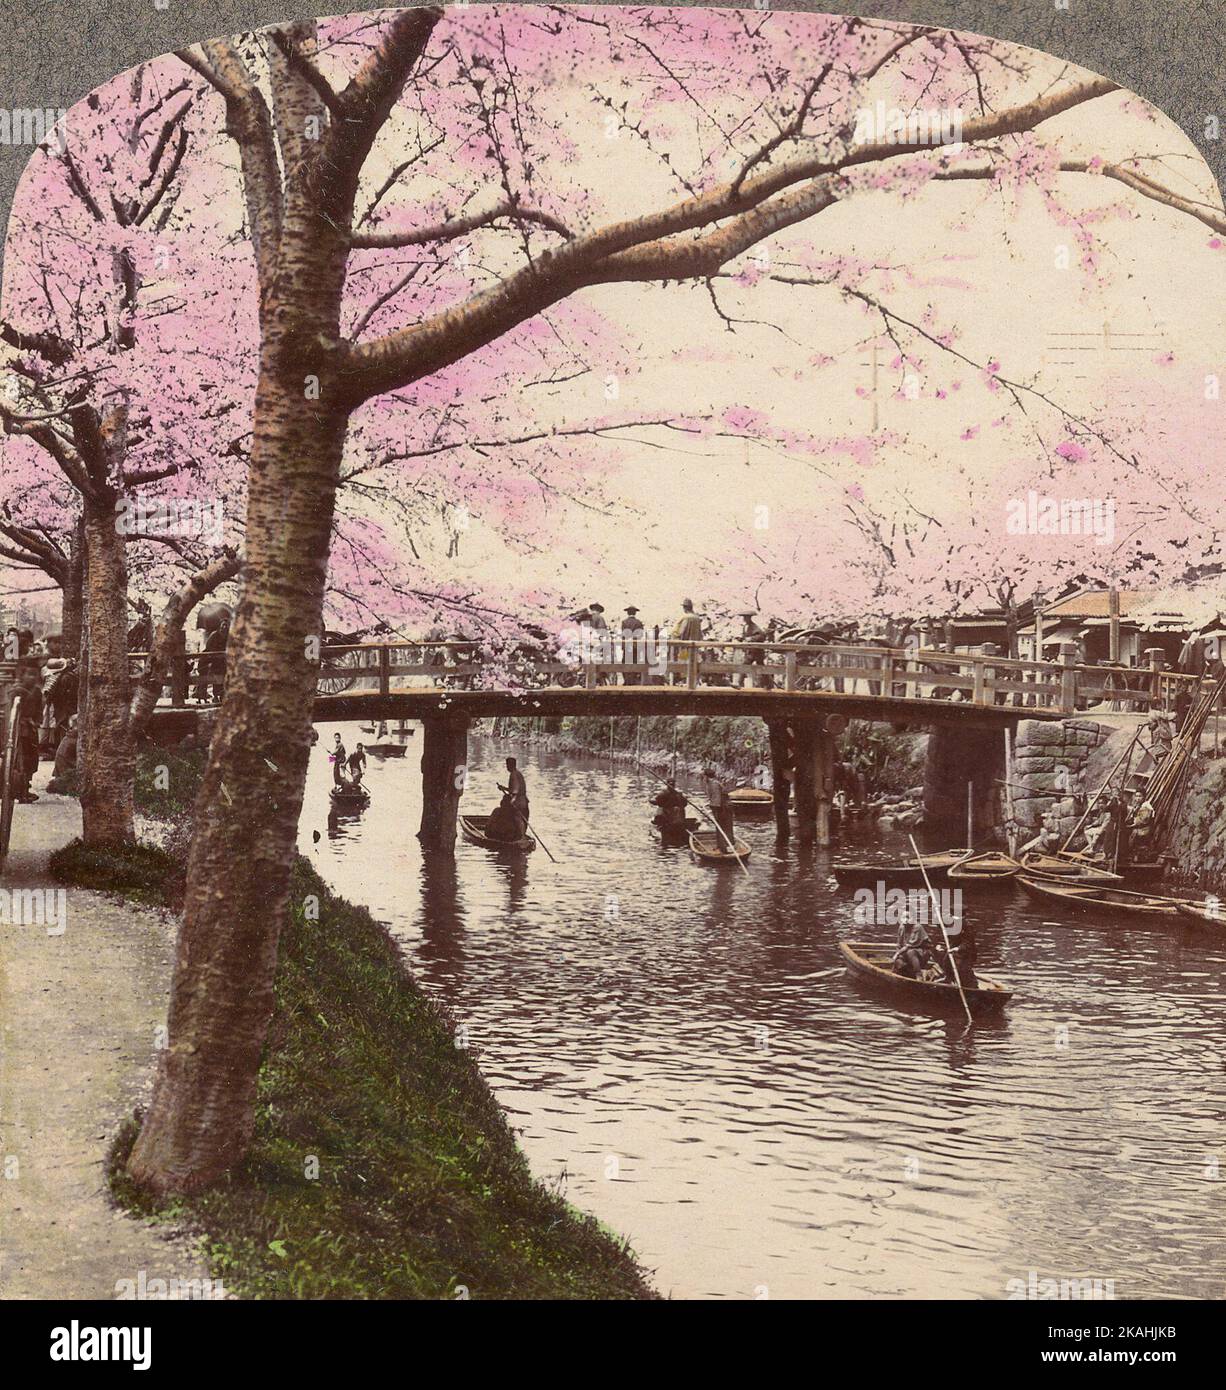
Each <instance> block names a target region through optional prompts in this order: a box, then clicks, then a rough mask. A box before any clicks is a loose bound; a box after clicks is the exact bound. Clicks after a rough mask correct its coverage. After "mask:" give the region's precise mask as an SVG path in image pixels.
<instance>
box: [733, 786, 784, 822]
mask: <svg viewBox="0 0 1226 1390" xmlns="http://www.w3.org/2000/svg"><path fill="white" fill-rule="evenodd" d="M728 800H729V801H730V802H731V803H732V809H733V812H734V813H735V814H736V815H737V816H739V817H740V818H741V819H752V818H753V817H755V816H769V815H770V814H771V812H772V811H773V810H774V809H775V794H774V792H768V791H765V790H763V789H762V788H761V787H734V788H733V789H732V791H730V792H729V793H728Z"/></svg>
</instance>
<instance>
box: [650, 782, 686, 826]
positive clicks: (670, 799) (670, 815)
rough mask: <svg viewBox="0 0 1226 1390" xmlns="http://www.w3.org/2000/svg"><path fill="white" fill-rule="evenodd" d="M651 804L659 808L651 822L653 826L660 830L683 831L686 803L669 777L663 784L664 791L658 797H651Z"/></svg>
mask: <svg viewBox="0 0 1226 1390" xmlns="http://www.w3.org/2000/svg"><path fill="white" fill-rule="evenodd" d="M651 804H652V805H653V806H658V807H659V808H660V811H659V814H658V815H657V816H656V817H655V819H654V820H653V821H652V824H653V825H657V826H659V827H660V829H661V830H684V829H685V808H686V806H687V805H688V802H687V801H686V799H685V797H684V796H682V794H681V793H680V792H679V791H678V790H677V784H676V782H675V781H674V780H673V779H672V778H671V777H670V778H669V779H668V781H667V782H666V783H665V784H664V790H663V791H662V792H660V794H659V795H658V796H653V797H652V799H651Z"/></svg>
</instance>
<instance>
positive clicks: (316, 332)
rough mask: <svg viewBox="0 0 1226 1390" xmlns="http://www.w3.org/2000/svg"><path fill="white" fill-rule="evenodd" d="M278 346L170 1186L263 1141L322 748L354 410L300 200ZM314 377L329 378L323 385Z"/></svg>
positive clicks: (168, 1114)
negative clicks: (268, 1056) (332, 597)
mask: <svg viewBox="0 0 1226 1390" xmlns="http://www.w3.org/2000/svg"><path fill="white" fill-rule="evenodd" d="M280 259H281V266H282V270H283V275H282V276H281V277H279V285H280V289H279V290H278V292H277V295H276V297H275V299H274V300H273V301H272V302H271V303H270V312H269V314H268V319H267V326H266V329H265V342H264V348H263V352H262V354H261V369H260V380H259V386H258V391H257V398H256V411H255V428H254V435H253V440H252V454H251V474H250V484H249V488H248V503H247V524H246V546H247V549H246V563H245V571H246V583H245V586H244V590H243V597H242V600H241V602H240V604H239V607H238V611H237V613H236V615H235V621H234V626H233V629H232V630H231V634H230V643H229V648H228V670H229V675H228V681H227V685H226V692H225V697H224V699H223V701H222V705H221V710H220V712H219V715H218V720H217V725H216V729H215V731H214V735H213V742H212V746H211V748H210V751H209V762H208V766H207V768H206V770H205V774H204V779H203V783H202V785H201V789H200V795H199V798H198V800H197V803H196V808H195V834H194V836H193V839H192V848H191V854H190V857H189V860H188V872H187V889H186V896H185V901H184V912H183V925H182V927H181V929H180V933H179V941H178V949H177V956H176V962H175V975H174V983H173V986H172V992H171V1001H170V1046H169V1048H168V1049H167V1050H166V1051H165V1052H163V1054H162V1060H161V1069H160V1071H159V1074H158V1078H157V1083H156V1086H155V1090H154V1096H153V1101H152V1104H151V1106H150V1110H149V1114H148V1117H147V1118H146V1120H145V1124H144V1126H143V1128H142V1130H141V1134H140V1137H139V1138H138V1140H137V1143H136V1145H135V1147H134V1149H133V1151H132V1155H131V1158H130V1159H129V1172H130V1173H131V1174H132V1176H133V1178H134V1179H135V1180H136V1181H137V1182H140V1183H142V1184H145V1185H147V1186H148V1187H150V1188H151V1189H153V1190H154V1191H159V1192H168V1191H179V1192H188V1191H194V1190H197V1189H199V1188H202V1187H206V1186H208V1185H209V1184H210V1183H212V1182H214V1181H216V1180H217V1178H219V1177H220V1176H221V1174H222V1173H224V1172H225V1171H226V1169H228V1168H229V1167H231V1166H232V1165H233V1164H234V1163H235V1162H237V1161H238V1160H239V1159H240V1158H241V1157H242V1156H243V1154H244V1153H245V1152H246V1149H247V1146H248V1144H249V1142H250V1138H251V1130H252V1125H253V1122H254V1101H255V1084H256V1075H257V1072H258V1070H259V1062H260V1055H261V1052H262V1050H263V1045H264V1036H265V1033H266V1031H267V1028H268V1022H269V1019H270V1018H271V1016H272V1006H273V975H274V971H275V968H276V960H277V940H278V936H279V933H280V928H281V924H282V922H283V920H284V917H285V913H286V910H287V906H288V900H289V875H290V867H291V864H292V862H293V858H294V852H295V840H296V834H297V826H298V816H299V812H300V810H301V807H302V792H303V784H304V782H305V778H306V767H307V759H308V754H309V749H310V730H311V709H312V704H313V701H314V695H315V685H316V679H317V668H318V653H317V651H316V650H315V649H314V647H313V643H314V642H315V641H316V640H317V639H318V636H319V633H320V630H321V625H322V613H323V597H324V582H325V575H326V568H327V559H328V544H329V536H330V531H331V525H332V513H333V501H334V497H335V491H336V485H337V480H338V477H339V473H340V461H341V453H342V449H343V446H344V438H345V429H346V424H347V414H346V412H345V411H344V410H343V409H340V408H338V407H337V406H335V405H332V404H329V402H333V401H335V400H336V399H337V398H338V395H339V392H338V391H337V389H336V382H335V379H334V377H333V375H332V363H331V362H330V360H329V359H328V355H327V352H326V350H325V349H322V348H321V344H324V343H327V342H334V341H335V340H336V335H337V325H338V317H339V311H340V310H339V306H340V290H341V284H342V281H343V273H344V259H345V258H344V254H343V251H341V250H339V249H338V246H337V242H336V238H335V236H334V234H333V233H332V231H331V229H330V228H329V227H328V226H327V224H326V223H323V222H322V220H319V219H317V218H316V217H315V216H314V215H313V214H309V213H307V212H306V211H302V210H300V211H298V213H297V215H296V216H295V215H293V214H292V213H291V215H289V216H287V218H286V223H285V226H284V229H283V231H282V239H281V245H280ZM308 379H317V380H318V382H319V399H318V400H315V399H309V398H308V389H309V391H310V393H311V394H313V393H314V387H313V385H312V386H310V387H309V388H308V385H307V382H308Z"/></svg>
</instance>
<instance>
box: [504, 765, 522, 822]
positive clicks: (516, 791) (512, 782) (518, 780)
mask: <svg viewBox="0 0 1226 1390" xmlns="http://www.w3.org/2000/svg"><path fill="white" fill-rule="evenodd" d="M498 790H499V791H503V792H506V794H507V795H508V796H509V797H510V798H511V806H512V808H513V809H514V811H515V813H516V815H518V816H519V818H520V819H521V820H522V821H523V823H524V825H527V824H528V784H527V782H525V781H524V774H523V773H522V772H520V770H519V765H518V764H517V763H516V761H515V759H514V758H508V759H507V784H506V786H505V787H504V786H502V785H501V783H500V784H499V786H498Z"/></svg>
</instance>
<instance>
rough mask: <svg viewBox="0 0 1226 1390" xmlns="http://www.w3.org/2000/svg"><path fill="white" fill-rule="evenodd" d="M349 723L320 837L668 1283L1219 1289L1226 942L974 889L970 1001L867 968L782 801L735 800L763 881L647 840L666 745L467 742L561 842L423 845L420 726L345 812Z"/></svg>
mask: <svg viewBox="0 0 1226 1390" xmlns="http://www.w3.org/2000/svg"><path fill="white" fill-rule="evenodd" d="M339 727H342V728H343V731H344V734H345V740H346V743H347V745H348V746H349V747H350V748H352V747H353V744H354V742H355V741H356V739H358V738H361V737H362V735H361V734H360V732H359V731H358V729H357V726H356V725H350V726H339ZM332 732H333V730H332V728H331V727H329V728H327V729H321V738H320V742H319V745H318V747H317V749H316V751H315V754H314V757H313V761H312V765H311V771H310V776H309V779H308V786H307V799H306V803H305V806H304V810H303V817H302V823H301V828H300V833H301V841H302V849H303V852H304V853H306V854H308V855H309V856H310V857H311V858H312V860H313V862H314V863H315V864H316V865H317V867H318V868H319V870H320V872H321V873H322V874H323V876H324V877H325V879H326V880H327V881H328V882H330V883H331V884H332V885H333V886H334V887H335V888H336V889H337V890H338V891H339V892H341V893H343V894H344V895H345V896H347V897H349V898H350V899H352V900H353V901H355V902H360V903H363V904H365V905H366V906H367V907H369V909H370V910H371V912H372V913H373V914H374V915H375V916H376V917H378V918H379V919H380V920H381V921H384V922H386V923H387V924H388V925H389V927H390V928H391V930H392V931H393V933H394V934H395V936H396V938H397V939H398V940H399V941H400V942H401V943H402V945H403V948H404V950H405V953H406V955H407V957H408V959H409V961H410V963H411V966H412V968H413V970H414V972H415V973H416V975H417V976H418V978H419V979H420V980H421V981H422V982H423V984H424V985H425V987H426V988H427V989H429V990H430V991H431V992H432V993H434V994H435V995H436V996H437V997H439V998H440V999H442V1000H445V1001H446V1003H447V1004H448V1005H449V1006H450V1008H451V1009H452V1010H453V1011H454V1013H455V1015H456V1017H457V1019H458V1020H459V1021H460V1022H461V1023H462V1024H463V1025H464V1027H465V1029H466V1031H467V1036H468V1041H469V1045H470V1046H471V1047H473V1048H474V1049H475V1050H476V1052H477V1055H478V1056H479V1060H480V1065H481V1067H482V1070H483V1072H484V1074H485V1075H486V1077H487V1078H488V1080H489V1081H490V1084H491V1085H492V1086H493V1088H494V1090H495V1092H496V1093H497V1095H498V1098H499V1100H500V1101H501V1102H502V1104H503V1105H504V1107H505V1108H506V1109H507V1110H508V1112H509V1113H510V1116H511V1120H512V1123H513V1124H514V1125H515V1127H516V1129H517V1130H519V1131H520V1134H521V1142H522V1144H523V1147H524V1149H525V1151H526V1153H527V1155H528V1158H529V1161H530V1162H531V1165H532V1167H533V1170H534V1172H536V1173H537V1175H538V1176H540V1177H541V1178H543V1179H546V1180H554V1179H561V1181H562V1182H563V1184H564V1190H565V1192H566V1194H567V1196H568V1197H569V1199H570V1200H571V1201H572V1202H574V1203H575V1204H576V1205H577V1206H579V1207H581V1208H583V1209H585V1210H587V1211H591V1212H593V1213H595V1214H596V1215H597V1216H598V1217H599V1218H600V1219H601V1220H602V1221H603V1222H605V1223H606V1224H607V1225H608V1226H610V1227H612V1228H613V1229H614V1230H617V1231H619V1232H622V1233H624V1234H625V1235H626V1236H627V1237H629V1239H630V1240H631V1242H632V1244H633V1247H634V1249H635V1250H636V1251H637V1253H638V1255H639V1256H640V1258H641V1259H642V1261H643V1262H644V1264H645V1265H646V1266H647V1267H648V1268H649V1269H650V1270H652V1271H654V1280H655V1283H656V1286H657V1287H658V1288H659V1289H660V1290H661V1292H663V1293H665V1294H669V1295H672V1296H675V1297H680V1298H755V1297H757V1298H761V1297H772V1298H815V1297H816V1298H844V1297H845V1298H864V1297H875V1298H886V1297H951V1298H965V1297H976V1298H1007V1297H1009V1296H1011V1295H1014V1296H1016V1295H1017V1294H1018V1292H1019V1291H1022V1290H1024V1289H1025V1288H1026V1287H1027V1286H1032V1287H1033V1286H1034V1285H1035V1281H1037V1280H1042V1279H1055V1280H1062V1279H1074V1278H1092V1279H1099V1280H1103V1281H1107V1280H1110V1281H1112V1285H1110V1286H1108V1285H1106V1284H1105V1283H1104V1285H1103V1286H1102V1287H1103V1289H1104V1290H1108V1291H1113V1292H1114V1296H1115V1297H1117V1298H1152V1297H1160V1296H1172V1295H1175V1296H1180V1295H1182V1296H1191V1297H1198V1298H1220V1297H1222V1296H1223V1295H1224V1294H1226V1270H1224V1269H1223V1265H1222V1259H1221V1255H1222V1239H1221V1237H1222V1228H1223V1220H1224V1215H1226V1211H1224V1209H1226V1124H1224V1120H1226V1087H1224V1086H1223V1058H1224V1057H1226V1012H1224V1011H1223V1007H1222V1004H1223V1000H1222V989H1221V982H1222V979H1223V970H1224V968H1226V940H1223V941H1218V940H1217V939H1215V938H1214V937H1212V936H1209V935H1207V934H1205V933H1202V932H1201V931H1199V930H1197V929H1195V928H1192V927H1189V928H1184V927H1182V926H1179V925H1168V926H1164V927H1161V928H1157V927H1152V926H1145V927H1134V926H1131V925H1130V926H1128V927H1126V928H1123V927H1112V926H1098V925H1093V924H1092V923H1090V922H1087V921H1084V920H1083V921H1077V920H1074V919H1069V920H1056V918H1055V916H1054V914H1053V913H1052V912H1051V911H1050V910H1046V911H1045V910H1043V909H1041V908H1040V907H1038V906H1037V905H1035V904H1032V903H1031V902H1030V900H1029V899H1026V898H1023V896H1022V895H1021V894H1020V893H1018V892H1016V890H1014V891H1012V892H1011V893H1009V894H1007V895H1000V894H998V895H996V897H995V899H994V900H991V899H985V900H981V902H980V903H979V904H978V905H976V904H974V903H972V902H970V901H969V899H968V902H967V905H966V915H967V917H968V919H970V920H971V921H973V922H974V923H975V925H976V927H977V930H978V937H979V956H980V969H981V970H982V971H983V972H984V973H985V974H989V975H992V976H995V977H998V978H999V979H1001V980H1002V981H1004V982H1005V983H1007V984H1008V985H1009V986H1010V987H1011V988H1013V989H1014V990H1015V991H1016V997H1015V999H1014V1002H1013V1004H1012V1005H1011V1006H1010V1008H1009V1009H1008V1010H1007V1012H1006V1014H1005V1015H1004V1017H1003V1019H1002V1020H1000V1021H996V1022H979V1023H976V1024H975V1025H974V1027H972V1028H969V1029H968V1027H967V1026H966V1023H965V1020H964V1019H961V1018H957V1017H953V1018H932V1017H927V1016H924V1015H922V1014H916V1013H909V1012H906V1011H904V1010H902V1009H900V1008H898V1007H896V1006H894V1005H892V1004H891V1003H890V1002H888V1001H887V1000H885V999H883V998H881V997H879V996H876V995H874V994H872V993H870V992H866V990H865V988H864V987H862V986H858V985H856V984H854V983H853V982H851V981H850V980H849V979H848V978H847V976H846V975H845V973H844V971H843V969H842V966H841V958H840V957H839V955H838V953H837V948H836V943H837V942H838V941H839V940H840V938H843V939H856V938H857V937H859V938H861V939H862V938H863V937H864V936H865V935H866V931H865V928H864V927H862V926H857V924H856V923H855V922H854V920H853V916H852V912H853V904H852V900H851V896H850V894H848V893H846V892H842V891H840V890H838V888H837V886H836V885H835V883H834V881H833V879H832V878H830V877H829V876H828V873H827V869H828V864H829V858H830V856H829V854H828V853H826V852H822V851H818V852H816V853H813V852H810V853H809V854H808V855H807V856H806V855H805V854H803V853H801V852H799V851H797V850H796V849H793V850H792V851H791V852H790V853H788V852H783V853H779V852H777V851H776V849H775V845H774V833H773V827H772V826H771V825H770V824H764V825H759V826H755V825H753V824H748V825H745V826H743V827H742V830H743V833H744V834H745V836H746V838H748V839H749V840H750V841H751V842H752V845H753V857H752V859H751V861H750V863H749V865H748V869H749V875H748V877H746V876H745V875H744V874H743V873H741V872H740V871H739V870H738V869H736V868H735V867H732V866H726V867H720V868H700V867H698V866H696V865H695V864H693V863H692V862H691V860H690V858H689V855H688V854H687V853H686V852H685V851H684V850H673V849H668V850H665V849H662V848H660V847H659V846H658V845H656V844H655V843H654V842H653V841H652V840H651V839H650V838H649V834H648V823H649V820H650V816H651V814H652V808H650V807H649V806H648V804H647V802H648V800H649V798H650V797H651V796H653V795H654V794H655V791H656V790H657V787H658V784H657V783H656V782H654V781H653V780H652V778H651V777H650V776H649V775H647V774H646V773H643V772H639V771H637V770H635V769H634V768H633V767H628V766H625V765H622V764H612V765H611V764H610V763H609V762H608V761H601V760H599V759H582V758H575V757H571V756H566V755H561V754H552V753H545V752H536V751H532V750H529V749H525V748H522V747H518V746H514V745H511V744H507V743H495V742H493V741H491V740H483V739H474V740H473V741H472V744H471V751H470V764H469V777H468V790H467V792H466V793H465V796H464V801H463V809H466V810H468V811H470V812H472V813H483V812H488V811H489V810H491V809H492V808H493V806H494V805H495V803H496V801H497V792H496V790H495V786H494V784H495V780H496V779H497V778H499V777H504V774H503V767H502V760H503V758H504V757H505V756H506V755H507V754H508V753H510V754H514V755H515V756H517V757H518V758H519V759H520V765H521V767H522V768H523V769H524V771H525V773H526V776H527V779H528V786H529V791H530V794H531V798H532V824H533V826H534V827H535V828H537V829H539V831H540V834H541V836H542V837H543V838H544V840H545V842H546V844H548V846H549V848H550V849H551V850H553V852H554V854H555V855H556V856H557V859H558V863H557V864H553V863H551V862H550V861H549V859H548V858H547V856H546V855H545V854H544V852H543V851H542V850H540V849H538V850H536V851H535V852H534V853H533V854H531V855H529V856H523V857H514V856H511V857H506V856H499V855H494V854H491V853H489V852H488V851H484V850H481V849H478V848H477V847H476V846H473V845H469V844H466V843H458V844H457V847H456V857H455V862H454V864H450V863H435V864H427V863H423V860H422V856H421V854H420V852H419V848H418V842H417V840H416V838H415V834H414V832H415V831H416V829H417V825H418V818H419V815H420V809H421V788H420V778H419V775H418V760H419V757H420V744H421V734H420V730H419V731H418V733H417V735H416V737H414V738H410V739H409V740H408V742H409V753H408V756H407V757H405V758H403V759H387V760H385V761H382V762H380V761H378V760H376V759H373V758H372V759H371V765H370V768H369V772H368V776H367V782H368V785H369V787H370V790H371V793H372V797H373V800H372V804H371V806H370V807H369V809H368V810H367V811H365V812H364V813H363V814H362V815H361V816H360V817H359V818H356V819H353V820H346V821H341V822H339V823H337V824H335V825H333V826H332V827H331V829H329V827H328V825H327V812H328V787H329V784H330V781H331V776H330V772H329V768H328V764H327V761H326V751H325V750H326V746H327V745H328V744H330V743H331V741H332ZM315 829H318V830H320V831H321V832H322V838H321V840H320V842H319V844H317V845H316V844H313V843H312V839H311V831H312V830H315ZM901 848H902V847H900V849H899V852H901ZM857 857H862V856H861V855H859V854H857ZM880 930H881V931H882V933H883V934H886V933H888V932H889V931H890V929H888V928H883V929H880ZM1219 1165H1220V1166H1221V1168H1222V1170H1223V1171H1222V1172H1221V1173H1219ZM1011 1281H1020V1282H1012V1283H1011Z"/></svg>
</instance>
